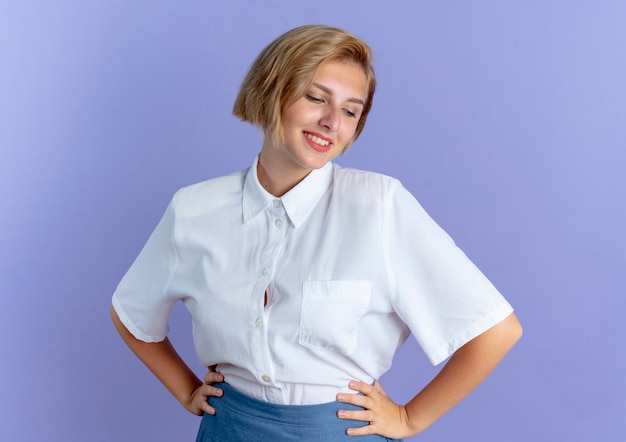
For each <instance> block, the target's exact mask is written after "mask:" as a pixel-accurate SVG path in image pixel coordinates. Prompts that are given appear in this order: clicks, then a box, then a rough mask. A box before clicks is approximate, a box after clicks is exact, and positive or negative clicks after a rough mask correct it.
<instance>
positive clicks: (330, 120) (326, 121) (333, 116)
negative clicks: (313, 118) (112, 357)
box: [320, 107, 341, 132]
mask: <svg viewBox="0 0 626 442" xmlns="http://www.w3.org/2000/svg"><path fill="white" fill-rule="evenodd" d="M340 122H341V110H340V109H338V108H336V107H328V108H327V109H325V112H324V115H322V118H320V126H323V127H325V128H326V129H328V130H329V131H331V132H337V131H338V130H339V124H340Z"/></svg>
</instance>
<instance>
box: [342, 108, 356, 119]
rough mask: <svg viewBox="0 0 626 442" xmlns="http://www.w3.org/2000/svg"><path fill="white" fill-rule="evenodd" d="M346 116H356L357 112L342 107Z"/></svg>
mask: <svg viewBox="0 0 626 442" xmlns="http://www.w3.org/2000/svg"><path fill="white" fill-rule="evenodd" d="M343 111H344V112H345V113H346V115H347V116H349V117H350V118H356V117H357V113H356V112H354V111H351V110H350V109H344V110H343Z"/></svg>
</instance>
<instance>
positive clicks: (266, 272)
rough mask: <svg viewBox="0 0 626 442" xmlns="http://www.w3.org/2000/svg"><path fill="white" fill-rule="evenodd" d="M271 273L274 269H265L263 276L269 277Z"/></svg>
mask: <svg viewBox="0 0 626 442" xmlns="http://www.w3.org/2000/svg"><path fill="white" fill-rule="evenodd" d="M270 273H272V269H271V268H270V267H265V268H264V269H263V276H267V275H269V274H270Z"/></svg>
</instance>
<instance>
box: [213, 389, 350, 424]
mask: <svg viewBox="0 0 626 442" xmlns="http://www.w3.org/2000/svg"><path fill="white" fill-rule="evenodd" d="M215 386H216V387H219V388H221V389H222V390H224V395H223V396H222V397H220V398H219V402H220V403H221V405H222V406H224V407H228V408H230V409H232V410H234V411H236V412H237V413H240V414H243V415H247V416H251V417H254V418H257V419H263V420H267V421H271V422H276V423H291V424H293V423H298V422H306V424H307V425H324V424H327V423H328V422H329V421H334V420H336V414H337V411H338V410H339V409H344V410H346V409H354V410H357V409H361V410H362V408H360V407H357V406H354V405H350V404H345V403H340V402H337V401H332V402H326V403H322V404H308V405H286V404H276V403H271V402H266V401H262V400H260V399H256V398H253V397H251V396H248V395H247V394H245V393H242V392H240V391H238V390H237V389H236V388H234V387H233V386H231V385H230V384H229V383H227V382H220V383H218V384H215ZM211 402H213V398H211Z"/></svg>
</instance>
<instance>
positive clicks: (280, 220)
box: [274, 218, 283, 229]
mask: <svg viewBox="0 0 626 442" xmlns="http://www.w3.org/2000/svg"><path fill="white" fill-rule="evenodd" d="M274 225H275V226H276V228H277V229H280V228H281V227H282V226H283V219H282V218H278V219H276V221H274Z"/></svg>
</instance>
